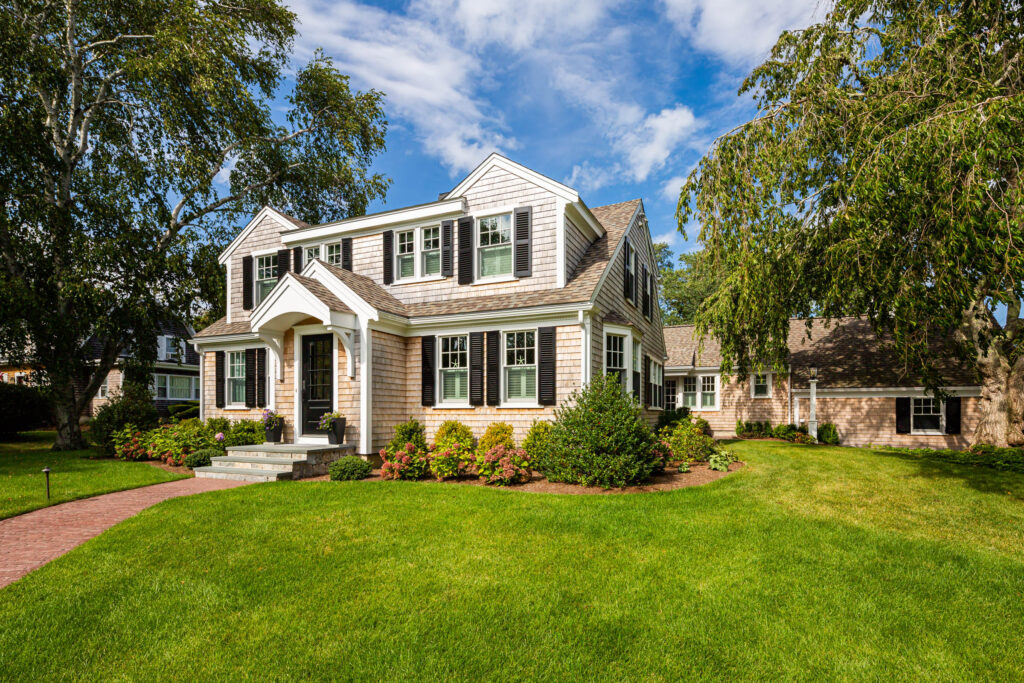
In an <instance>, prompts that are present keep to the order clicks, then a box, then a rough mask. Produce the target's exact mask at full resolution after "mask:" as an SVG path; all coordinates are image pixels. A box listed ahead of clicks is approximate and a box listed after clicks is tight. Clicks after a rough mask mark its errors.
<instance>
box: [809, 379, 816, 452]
mask: <svg viewBox="0 0 1024 683" xmlns="http://www.w3.org/2000/svg"><path fill="white" fill-rule="evenodd" d="M809 384H810V385H811V405H810V409H809V410H808V415H807V433H808V434H810V435H811V436H813V437H814V438H815V439H817V438H818V413H817V403H818V380H816V379H812V380H809Z"/></svg>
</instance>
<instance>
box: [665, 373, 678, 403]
mask: <svg viewBox="0 0 1024 683" xmlns="http://www.w3.org/2000/svg"><path fill="white" fill-rule="evenodd" d="M677 400H678V396H677V385H676V380H674V379H667V380H665V410H675V409H676V401H677Z"/></svg>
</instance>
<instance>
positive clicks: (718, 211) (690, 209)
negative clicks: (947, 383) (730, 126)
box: [678, 0, 1024, 444]
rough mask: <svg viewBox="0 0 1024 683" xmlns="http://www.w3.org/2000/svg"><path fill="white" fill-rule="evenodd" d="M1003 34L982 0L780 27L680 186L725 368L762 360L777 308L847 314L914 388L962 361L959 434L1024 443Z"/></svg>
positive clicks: (1019, 254) (998, 14)
mask: <svg viewBox="0 0 1024 683" xmlns="http://www.w3.org/2000/svg"><path fill="white" fill-rule="evenodd" d="M1022 39H1024V9H1022V8H1021V5H1020V4H1019V3H1004V2H999V1H998V0H982V1H978V2H936V1H934V0H928V1H925V2H917V1H916V0H911V1H900V0H885V1H880V2H867V1H853V0H838V2H837V3H836V5H835V7H834V9H833V11H832V12H831V13H830V14H829V15H828V16H827V18H826V19H825V20H824V21H823V22H821V23H820V24H817V25H814V26H811V27H810V28H808V29H806V30H802V31H792V32H787V33H784V34H783V35H782V36H781V37H780V39H779V41H778V43H777V44H776V45H775V47H774V49H773V50H772V52H771V55H770V57H769V59H768V60H767V61H766V62H765V63H764V64H763V65H761V66H760V67H758V68H756V69H755V70H754V71H753V73H752V74H751V75H750V76H749V77H748V78H747V79H746V81H745V82H744V83H743V86H742V88H741V91H740V92H741V94H742V93H750V94H752V95H753V97H754V99H755V101H756V102H757V105H758V106H759V113H758V115H757V116H756V117H755V118H754V119H753V120H751V121H749V122H747V123H745V124H743V125H741V126H739V127H738V128H736V129H735V130H733V131H731V132H729V133H727V134H726V135H724V136H722V137H720V138H719V139H718V140H717V141H716V142H715V144H714V145H713V147H712V149H711V150H710V151H709V153H708V154H707V155H706V156H705V157H704V158H703V159H702V160H701V161H700V163H699V164H698V166H697V167H696V168H695V170H694V171H693V172H692V174H691V175H690V177H689V179H688V181H687V183H686V185H685V186H684V188H683V191H682V193H681V196H680V203H679V210H678V218H679V221H680V229H683V228H682V226H683V225H685V224H686V222H688V221H689V220H692V219H693V218H696V219H697V220H698V221H699V222H700V224H701V231H700V241H701V243H702V244H703V246H704V249H705V257H704V258H706V259H707V260H708V261H709V262H711V263H715V264H722V265H723V266H724V267H725V270H726V271H727V272H728V276H727V278H726V280H725V282H724V284H723V286H722V288H721V289H720V290H719V291H718V292H717V293H716V294H715V295H714V296H713V297H711V298H710V299H709V300H708V301H707V302H705V304H704V305H703V306H702V307H701V310H700V313H699V315H698V325H699V327H700V329H701V330H702V331H704V332H707V331H709V330H710V331H711V332H712V333H713V334H714V335H715V336H716V337H718V338H719V339H720V340H721V342H722V351H723V355H724V356H725V358H726V368H727V370H732V369H737V370H738V371H739V373H740V374H745V373H746V372H747V370H748V368H750V367H751V365H752V364H753V363H760V362H777V361H779V360H781V359H782V358H783V357H784V355H785V348H786V340H787V331H788V325H787V323H786V321H787V318H788V317H789V316H791V315H802V316H810V315H817V316H820V317H823V318H825V319H830V318H835V317H837V316H845V315H866V316H868V317H869V318H870V320H871V323H872V324H873V326H874V328H875V331H876V333H877V334H879V335H880V336H881V337H883V338H884V339H886V340H889V341H891V344H892V346H893V348H894V349H895V351H896V352H897V353H898V355H899V358H900V359H901V360H902V362H903V364H904V366H905V369H906V372H908V373H913V374H914V375H915V376H917V377H919V378H920V379H921V380H922V381H923V382H924V384H925V385H926V386H928V387H930V388H932V389H933V390H938V389H939V388H940V385H941V381H942V378H941V376H940V373H939V371H938V370H937V369H936V368H937V363H936V361H937V358H938V357H940V356H943V355H946V356H949V355H952V356H954V357H956V358H958V359H960V360H961V362H963V363H965V364H967V365H968V366H970V367H972V368H976V369H977V373H978V376H979V380H980V383H981V387H982V413H981V416H980V419H979V422H978V427H977V430H976V432H975V434H974V436H973V438H974V440H975V441H979V442H989V443H994V444H1006V443H1008V442H1009V443H1021V442H1022V441H1024V434H1022V429H1021V427H1022V424H1021V422H1022V411H1024V353H1022V337H1021V335H1022V333H1024V321H1022V319H1021V298H1022V296H1024V285H1022V282H1024V248H1022V247H1024V229H1022V223H1021V218H1022V211H1021V208H1022V201H1024V194H1022V191H1021V167H1022V166H1024V137H1022V134H1021V131H1022V130H1024V94H1022V89H1021V88H1022V84H1024V80H1022V71H1021V69H1022V66H1024V65H1022V59H1024V56H1022V49H1024V40H1022ZM1004 316H1005V317H1004Z"/></svg>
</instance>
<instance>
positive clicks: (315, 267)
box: [302, 260, 380, 320]
mask: <svg viewBox="0 0 1024 683" xmlns="http://www.w3.org/2000/svg"><path fill="white" fill-rule="evenodd" d="M302 275H303V276H304V277H310V278H313V279H314V280H317V281H318V282H320V284H322V285H323V286H324V287H326V288H327V289H328V290H329V291H330V292H331V294H334V296H336V297H338V298H339V299H341V301H342V303H344V304H345V305H346V306H348V307H349V308H351V309H352V310H353V311H355V312H356V315H358V316H359V317H360V318H366V319H368V320H377V319H378V318H380V311H378V310H377V309H376V308H374V307H373V306H371V305H370V304H369V303H367V301H366V300H365V299H363V297H361V296H359V295H358V294H356V293H355V292H354V291H352V288H351V287H349V286H348V285H346V284H345V283H344V282H342V281H341V279H339V278H338V277H337V276H336V275H335V274H334V273H332V272H331V271H330V270H328V268H327V266H325V265H324V264H322V263H321V262H320V261H319V260H316V261H310V262H309V263H307V264H306V267H305V268H303V269H302Z"/></svg>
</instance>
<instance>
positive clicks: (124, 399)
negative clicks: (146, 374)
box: [89, 383, 159, 455]
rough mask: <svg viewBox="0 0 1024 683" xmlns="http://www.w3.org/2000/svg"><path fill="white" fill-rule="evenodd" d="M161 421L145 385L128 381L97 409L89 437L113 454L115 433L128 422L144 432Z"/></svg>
mask: <svg viewBox="0 0 1024 683" xmlns="http://www.w3.org/2000/svg"><path fill="white" fill-rule="evenodd" d="M158 420H159V416H158V415H157V412H156V407H155V406H154V405H153V396H152V394H150V393H149V389H148V388H147V387H145V386H144V385H142V384H134V383H128V384H125V385H124V386H122V387H121V393H119V394H118V395H117V396H115V397H114V398H112V399H111V400H110V401H109V402H108V403H107V404H106V405H104V406H103V407H102V408H100V409H99V410H97V411H96V415H95V416H94V417H93V418H92V420H91V421H90V422H89V438H90V439H92V442H93V443H94V444H95V445H96V446H98V447H99V448H100V449H102V450H103V452H104V453H106V454H107V455H114V444H113V441H112V437H113V435H114V432H119V431H121V430H123V429H124V428H125V427H126V426H127V425H134V426H135V428H136V429H138V430H139V431H143V432H145V431H148V430H150V429H153V428H154V427H156V425H157V421H158Z"/></svg>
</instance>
